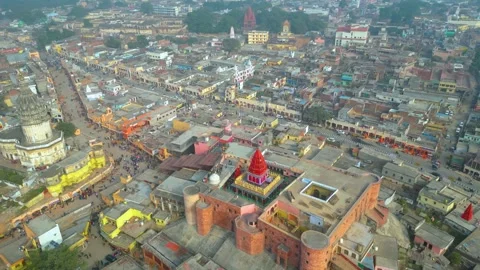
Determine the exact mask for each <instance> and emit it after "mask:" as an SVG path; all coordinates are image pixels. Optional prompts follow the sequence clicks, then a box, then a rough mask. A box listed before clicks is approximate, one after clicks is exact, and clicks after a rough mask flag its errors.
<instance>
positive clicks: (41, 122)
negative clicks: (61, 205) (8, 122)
mask: <svg viewBox="0 0 480 270" xmlns="http://www.w3.org/2000/svg"><path fill="white" fill-rule="evenodd" d="M16 107H17V112H18V116H19V119H20V126H16V127H12V128H9V129H6V130H2V131H1V132H0V153H1V154H2V156H3V157H4V158H6V159H8V160H19V161H20V162H21V164H22V165H23V166H25V167H30V168H38V167H43V166H48V165H51V164H53V163H55V162H58V161H60V160H62V159H64V158H65V157H66V152H67V151H66V147H65V140H64V137H63V133H62V132H60V131H56V130H52V127H51V125H50V115H49V114H48V110H47V107H46V106H45V104H42V102H41V100H40V99H39V98H38V96H37V95H36V94H34V93H33V92H32V91H31V90H30V89H29V88H28V87H23V88H22V89H21V93H20V96H19V97H18V99H17V104H16Z"/></svg>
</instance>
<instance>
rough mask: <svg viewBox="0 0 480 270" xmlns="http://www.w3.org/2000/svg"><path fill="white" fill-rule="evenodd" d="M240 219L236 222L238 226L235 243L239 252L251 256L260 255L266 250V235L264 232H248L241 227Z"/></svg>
mask: <svg viewBox="0 0 480 270" xmlns="http://www.w3.org/2000/svg"><path fill="white" fill-rule="evenodd" d="M240 219H241V218H240V217H239V218H238V219H237V220H236V224H237V226H236V227H235V242H236V246H237V248H238V249H239V250H241V251H243V252H245V253H247V254H250V255H258V254H261V253H262V252H263V250H264V249H265V235H264V233H263V232H248V231H247V230H244V229H243V228H242V227H241V226H239V222H242V221H241V220H240Z"/></svg>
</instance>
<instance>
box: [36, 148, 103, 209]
mask: <svg viewBox="0 0 480 270" xmlns="http://www.w3.org/2000/svg"><path fill="white" fill-rule="evenodd" d="M106 162H107V161H106V158H105V153H104V152H103V145H102V143H96V144H95V143H92V144H91V145H90V147H89V148H87V149H84V150H82V151H75V152H73V153H72V154H71V155H69V156H68V157H67V158H65V159H64V160H62V161H60V162H58V163H56V164H54V165H52V166H50V167H49V168H48V169H46V170H44V171H42V172H41V173H40V177H41V178H42V179H43V180H44V181H45V183H46V184H47V189H48V191H49V192H50V194H51V195H52V196H59V195H60V194H62V193H63V191H64V189H65V188H66V187H68V186H72V185H74V184H77V183H80V182H81V181H83V180H85V179H87V178H88V177H89V176H90V175H91V174H93V173H94V172H95V170H97V169H100V168H103V167H105V165H106ZM72 196H73V195H72V194H63V195H62V199H63V200H67V199H69V198H72Z"/></svg>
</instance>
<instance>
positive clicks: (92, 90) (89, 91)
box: [85, 85, 103, 101]
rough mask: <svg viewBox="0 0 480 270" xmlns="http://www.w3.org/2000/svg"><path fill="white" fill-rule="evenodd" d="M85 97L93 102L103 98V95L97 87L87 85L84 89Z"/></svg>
mask: <svg viewBox="0 0 480 270" xmlns="http://www.w3.org/2000/svg"><path fill="white" fill-rule="evenodd" d="M85 95H86V96H87V99H88V101H94V100H98V99H101V98H103V93H102V91H100V89H99V88H98V87H97V86H90V85H87V86H86V87H85Z"/></svg>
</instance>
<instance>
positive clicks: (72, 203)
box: [46, 68, 158, 267]
mask: <svg viewBox="0 0 480 270" xmlns="http://www.w3.org/2000/svg"><path fill="white" fill-rule="evenodd" d="M50 72H51V75H52V77H53V80H54V82H55V87H56V90H57V93H58V95H59V96H60V97H61V99H62V100H63V103H62V111H63V114H64V121H65V122H71V123H73V124H74V125H75V126H76V128H78V129H80V131H81V134H80V135H78V136H76V137H74V139H73V145H71V147H72V148H78V149H81V148H82V147H86V146H87V145H88V142H89V141H90V140H97V141H101V142H103V145H104V151H105V153H106V154H107V155H108V156H112V157H113V159H114V161H115V168H114V170H113V173H112V174H111V175H110V176H109V177H107V178H104V179H103V180H101V181H100V182H98V183H96V184H95V185H93V186H92V187H90V188H89V189H87V191H86V192H85V193H84V194H82V195H80V196H77V197H75V198H73V199H72V200H69V201H67V202H65V203H61V204H57V205H55V206H54V207H52V208H51V209H49V210H47V211H48V212H46V214H47V215H48V216H50V217H51V218H52V219H56V218H59V217H62V216H64V215H67V214H68V213H71V212H73V211H75V210H76V209H78V208H80V207H82V206H85V205H88V204H91V205H92V211H93V215H94V216H98V213H99V212H100V211H101V210H102V209H104V208H105V204H104V203H103V201H102V200H101V196H100V191H102V190H104V189H105V188H108V187H109V186H111V185H114V184H116V183H118V182H119V181H120V177H126V176H127V175H131V176H132V177H133V176H135V175H137V174H139V173H142V172H143V171H145V170H146V169H148V168H154V166H155V165H156V164H157V162H158V161H157V160H156V159H155V158H152V157H150V156H148V155H146V154H145V153H143V152H141V151H140V150H138V149H136V148H135V147H134V146H132V145H130V144H129V143H128V141H127V140H123V139H121V138H119V136H118V135H117V134H114V133H111V132H108V131H106V130H105V129H104V128H101V127H97V126H96V125H94V124H92V123H91V122H89V120H88V119H87V113H86V111H85V110H84V108H83V105H82V104H81V100H80V99H79V97H78V95H77V93H76V92H75V90H74V88H73V87H72V85H71V83H70V81H69V78H68V76H67V75H66V73H65V71H64V70H62V69H59V70H57V69H54V68H51V69H50ZM114 138H117V139H119V140H114ZM92 225H93V226H92V227H91V235H90V238H89V240H88V242H87V243H86V245H85V246H84V248H83V250H82V253H81V254H82V256H84V257H85V259H86V260H87V261H88V266H89V267H94V266H97V265H99V263H100V261H102V259H103V258H104V257H105V256H106V255H107V254H110V253H112V251H113V250H110V249H106V248H105V246H106V245H108V244H107V242H106V241H105V240H104V239H103V238H102V237H101V236H100V231H99V227H98V224H96V223H95V224H92Z"/></svg>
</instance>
